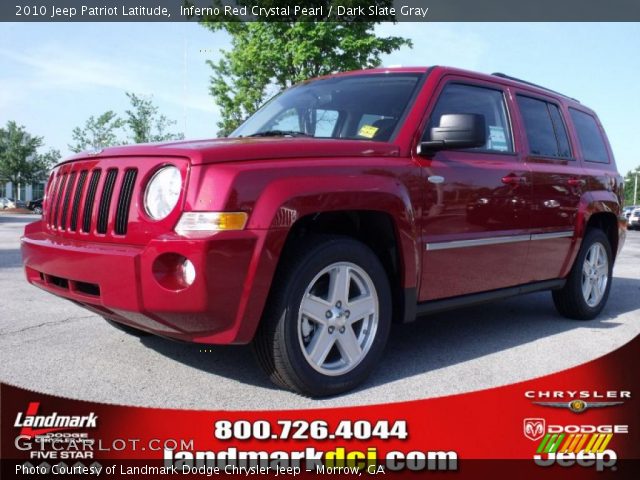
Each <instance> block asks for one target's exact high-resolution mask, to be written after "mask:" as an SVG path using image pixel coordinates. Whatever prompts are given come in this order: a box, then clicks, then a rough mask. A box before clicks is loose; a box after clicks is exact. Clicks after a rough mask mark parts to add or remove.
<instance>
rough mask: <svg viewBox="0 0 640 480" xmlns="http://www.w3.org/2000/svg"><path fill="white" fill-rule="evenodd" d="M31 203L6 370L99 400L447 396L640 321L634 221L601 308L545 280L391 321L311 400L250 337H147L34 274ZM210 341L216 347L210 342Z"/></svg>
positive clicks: (581, 348)
mask: <svg viewBox="0 0 640 480" xmlns="http://www.w3.org/2000/svg"><path fill="white" fill-rule="evenodd" d="M36 218H37V217H35V216H34V215H6V214H0V356H1V361H0V380H1V381H3V382H6V383H9V384H12V385H17V386H20V387H24V388H28V389H31V390H36V391H40V392H45V393H50V394H55V395H61V396H66V397H70V398H76V399H83V400H92V401H98V402H106V403H114V404H126V405H138V406H154V407H169V408H192V409H234V410H254V409H295V408H314V407H330V406H345V405H365V404H376V403H383V402H393V401H403V400H412V399H417V398H429V397H439V396H444V395H451V394H456V393H463V392H469V391H474V390H479V389H485V388H490V387H496V386H500V385H506V384H510V383H514V382H518V381H523V380H528V379H531V378H536V377H539V376H542V375H546V374H549V373H553V372H557V371H560V370H564V369H567V368H570V367H573V366H576V365H579V364H581V363H585V362H587V361H589V360H592V359H595V358H597V357H600V356H602V355H604V354H606V353H608V352H610V351H612V350H615V349H616V348H618V347H620V346H622V345H623V344H625V343H627V342H628V341H629V340H631V339H632V338H633V337H635V336H637V335H638V334H639V333H640V231H632V232H628V236H627V242H626V245H625V247H624V249H623V251H622V253H621V255H620V256H619V257H618V260H617V263H616V266H615V269H614V279H613V286H612V290H611V296H610V297H609V302H608V305H607V306H606V308H605V309H604V311H603V313H602V314H601V315H600V317H599V318H597V319H596V320H593V321H590V322H578V321H572V320H567V319H564V318H562V317H560V316H559V315H558V314H557V313H556V311H555V309H554V307H553V303H552V301H551V296H550V294H549V293H548V292H542V293H535V294H530V295H526V296H521V297H516V298H511V299H507V300H502V301H498V302H494V303H490V304H485V305H482V306H478V307H472V308H465V309H462V310H457V311H451V312H446V313H442V314H438V315H433V316H431V317H427V318H425V319H421V320H418V321H416V322H414V323H412V324H408V325H397V326H394V328H393V329H392V332H391V336H390V340H389V344H388V345H387V349H386V353H385V355H384V358H383V359H382V362H381V364H380V365H379V366H378V368H377V370H376V371H375V372H374V373H373V375H372V376H371V377H370V379H369V380H368V381H367V382H366V383H365V384H364V385H363V386H362V387H360V388H359V389H358V390H356V391H354V392H351V393H348V394H345V395H341V396H338V397H334V398H330V399H324V400H313V399H309V398H305V397H302V396H299V395H296V394H293V393H290V392H286V391H283V390H279V389H278V388H276V387H274V386H272V385H271V383H270V382H269V381H268V380H267V379H266V377H265V376H264V375H263V373H262V371H261V370H260V369H259V367H258V365H257V364H256V362H255V361H254V359H253V355H252V353H251V349H250V348H249V347H247V346H214V347H208V348H207V349H206V350H207V351H206V352H203V351H202V347H201V346H198V345H192V344H183V343H176V342H172V341H170V340H165V339H162V338H157V337H145V338H143V339H139V338H137V337H134V336H131V335H128V334H126V333H124V332H121V331H120V330H117V329H115V328H113V327H112V326H110V325H109V324H107V322H105V321H104V320H103V319H102V318H100V317H99V316H97V315H94V314H92V313H90V312H88V311H86V310H84V309H82V308H80V307H78V306H76V305H74V304H72V303H71V302H69V301H66V300H63V299H61V298H58V297H55V296H53V295H50V294H48V293H46V292H43V291H42V290H40V289H38V288H35V287H33V286H31V285H29V284H28V283H27V282H26V280H25V279H24V274H23V271H22V264H21V256H20V245H19V237H20V235H21V233H22V230H23V228H24V225H26V224H27V223H28V222H30V221H33V220H35V219H36ZM209 350H211V351H209Z"/></svg>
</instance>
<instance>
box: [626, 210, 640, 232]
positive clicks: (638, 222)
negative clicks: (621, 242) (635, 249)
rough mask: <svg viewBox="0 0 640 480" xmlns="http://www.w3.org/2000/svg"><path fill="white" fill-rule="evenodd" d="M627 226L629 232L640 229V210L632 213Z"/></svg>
mask: <svg viewBox="0 0 640 480" xmlns="http://www.w3.org/2000/svg"><path fill="white" fill-rule="evenodd" d="M627 226H628V228H629V230H633V229H636V228H640V208H636V209H635V210H633V211H632V212H631V215H629V223H628V224H627Z"/></svg>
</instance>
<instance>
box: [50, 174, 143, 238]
mask: <svg viewBox="0 0 640 480" xmlns="http://www.w3.org/2000/svg"><path fill="white" fill-rule="evenodd" d="M72 169H73V166H71V168H67V169H66V170H65V169H64V167H63V168H61V169H60V170H59V171H58V172H57V174H56V175H55V177H52V179H51V187H50V192H49V203H48V208H49V211H48V212H47V213H46V215H45V218H46V221H47V225H48V227H49V229H51V230H53V231H59V232H64V231H66V232H77V231H78V230H80V231H81V232H82V233H93V232H94V229H95V233H98V234H102V235H104V234H111V233H113V234H115V235H126V233H127V226H128V222H129V210H130V207H131V201H132V198H133V194H134V190H135V186H136V179H137V177H138V169H137V168H132V167H129V168H125V169H118V168H109V169H107V170H106V174H105V175H102V169H101V168H99V167H95V168H87V166H86V165H80V168H76V169H75V170H73V171H72ZM120 170H122V172H123V174H122V175H121V174H120V173H121V171H120ZM102 178H104V181H103V182H102V183H101V179H102ZM85 185H86V188H85ZM96 203H97V209H96V208H95V207H96ZM94 212H95V215H94ZM112 222H113V232H109V231H108V230H109V226H110V225H111V224H112ZM78 223H80V228H79V229H78Z"/></svg>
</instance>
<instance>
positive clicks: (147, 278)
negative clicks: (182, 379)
mask: <svg viewBox="0 0 640 480" xmlns="http://www.w3.org/2000/svg"><path fill="white" fill-rule="evenodd" d="M265 235H266V231H263V230H257V231H256V230H242V231H228V232H219V233H217V234H215V235H212V236H210V237H208V238H206V239H198V240H190V239H185V238H183V237H178V236H177V235H175V234H167V235H163V236H160V237H158V238H155V239H153V240H151V241H150V242H149V243H148V244H147V245H145V246H133V245H121V244H116V243H95V242H84V241H78V240H72V239H66V238H60V237H57V236H52V235H49V234H48V233H46V232H44V231H43V229H42V224H41V222H35V223H32V224H30V225H28V226H27V227H26V229H25V234H24V236H23V237H22V255H23V261H24V265H25V271H26V276H27V280H28V281H29V282H30V283H31V284H33V285H36V286H38V287H40V288H42V289H43V290H46V291H48V292H50V293H53V294H55V295H58V296H60V297H63V298H66V299H68V300H71V301H73V302H75V303H78V304H80V305H82V306H83V307H85V308H88V309H89V310H92V311H94V312H96V313H99V314H100V315H102V316H104V317H107V318H109V319H111V320H114V321H117V322H120V323H123V324H126V325H129V326H132V327H134V328H138V329H141V330H145V331H148V332H151V333H154V334H157V335H162V336H166V337H171V338H175V339H179V340H184V341H192V342H199V343H220V344H227V343H246V342H248V341H250V339H251V337H252V336H253V332H254V331H255V324H256V323H257V320H258V319H256V318H255V317H256V314H255V312H256V310H255V309H254V311H253V313H252V317H254V318H251V319H250V321H248V320H247V318H246V317H247V315H248V312H247V305H248V304H249V303H250V302H248V299H247V297H248V296H250V295H251V290H252V287H253V285H252V280H253V275H251V272H253V271H254V270H255V268H254V267H255V265H254V263H257V262H259V255H258V253H259V249H260V247H261V246H262V244H263V241H264V236H265ZM165 253H175V254H178V255H182V256H184V257H186V258H188V259H189V260H190V261H191V262H192V263H193V265H194V266H195V270H196V278H195V280H194V282H193V283H192V284H191V285H190V286H188V287H186V288H182V289H179V290H172V289H169V288H165V287H164V286H163V285H161V284H160V283H159V282H158V280H157V278H156V276H154V273H153V270H152V266H153V263H154V261H155V260H156V259H157V258H158V256H160V255H162V254H165Z"/></svg>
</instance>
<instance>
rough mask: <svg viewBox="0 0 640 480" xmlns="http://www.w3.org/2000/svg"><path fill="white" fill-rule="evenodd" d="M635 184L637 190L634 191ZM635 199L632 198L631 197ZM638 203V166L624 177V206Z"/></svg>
mask: <svg viewBox="0 0 640 480" xmlns="http://www.w3.org/2000/svg"><path fill="white" fill-rule="evenodd" d="M636 182H638V183H637V189H636ZM634 193H635V195H636V198H633V195H634ZM639 203H640V166H637V167H636V168H635V169H633V170H629V171H628V172H627V174H626V175H625V177H624V204H625V205H638V204H639Z"/></svg>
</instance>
